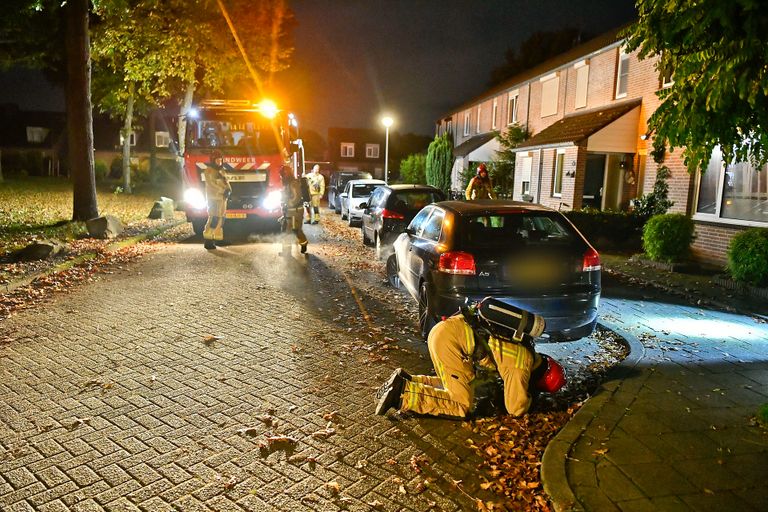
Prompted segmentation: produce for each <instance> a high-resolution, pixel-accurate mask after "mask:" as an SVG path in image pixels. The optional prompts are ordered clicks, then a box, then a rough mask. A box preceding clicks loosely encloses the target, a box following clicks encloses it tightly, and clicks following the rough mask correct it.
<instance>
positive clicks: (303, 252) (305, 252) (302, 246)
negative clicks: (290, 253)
mask: <svg viewBox="0 0 768 512" xmlns="http://www.w3.org/2000/svg"><path fill="white" fill-rule="evenodd" d="M299 245H300V246H301V254H307V242H302V243H300V244H299Z"/></svg>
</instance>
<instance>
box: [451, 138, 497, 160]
mask: <svg viewBox="0 0 768 512" xmlns="http://www.w3.org/2000/svg"><path fill="white" fill-rule="evenodd" d="M492 139H493V133H491V132H488V133H481V134H480V135H475V136H474V137H472V138H471V139H467V140H465V141H464V142H462V143H461V144H459V145H458V146H456V147H455V148H453V156H455V157H465V156H467V155H468V154H470V153H471V152H473V151H474V150H476V149H477V148H479V147H480V146H482V145H483V144H485V143H486V142H488V141H489V140H492Z"/></svg>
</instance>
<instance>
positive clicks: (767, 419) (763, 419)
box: [757, 404, 768, 428]
mask: <svg viewBox="0 0 768 512" xmlns="http://www.w3.org/2000/svg"><path fill="white" fill-rule="evenodd" d="M757 421H758V422H759V423H760V424H761V425H762V426H763V427H764V428H768V404H763V405H762V406H760V409H758V411H757Z"/></svg>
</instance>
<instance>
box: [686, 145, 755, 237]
mask: <svg viewBox="0 0 768 512" xmlns="http://www.w3.org/2000/svg"><path fill="white" fill-rule="evenodd" d="M766 204H768V166H764V167H763V168H762V169H761V170H759V169H756V168H755V167H754V166H753V165H752V164H750V163H748V162H739V163H735V164H731V165H728V166H726V165H724V162H723V155H722V153H720V150H719V149H716V150H715V151H713V152H712V159H711V160H710V161H709V165H708V166H707V172H705V173H704V174H703V175H702V176H701V178H700V180H699V194H698V200H697V204H696V213H697V215H699V216H706V218H719V219H728V220H730V221H732V222H733V223H734V224H743V222H739V221H747V222H760V223H766V224H768V209H766V208H765V205H766ZM702 214H703V215H702Z"/></svg>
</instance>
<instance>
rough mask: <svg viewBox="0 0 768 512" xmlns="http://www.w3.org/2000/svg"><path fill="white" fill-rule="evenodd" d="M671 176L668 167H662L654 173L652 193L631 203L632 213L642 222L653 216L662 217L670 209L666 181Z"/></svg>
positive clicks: (670, 204)
mask: <svg viewBox="0 0 768 512" xmlns="http://www.w3.org/2000/svg"><path fill="white" fill-rule="evenodd" d="M671 175H672V172H671V171H670V170H669V167H667V166H666V165H663V166H661V167H659V169H658V170H657V171H656V181H655V182H654V184H653V192H650V193H648V194H645V195H643V196H642V197H638V198H637V199H635V200H634V201H633V202H632V213H634V214H635V215H637V216H638V217H640V218H641V219H643V220H647V219H650V218H651V217H653V216H654V215H662V214H664V213H667V210H669V209H670V208H672V205H674V204H675V203H673V202H672V201H670V200H669V198H668V196H669V185H668V184H667V179H668V178H669V177H670V176H671Z"/></svg>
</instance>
